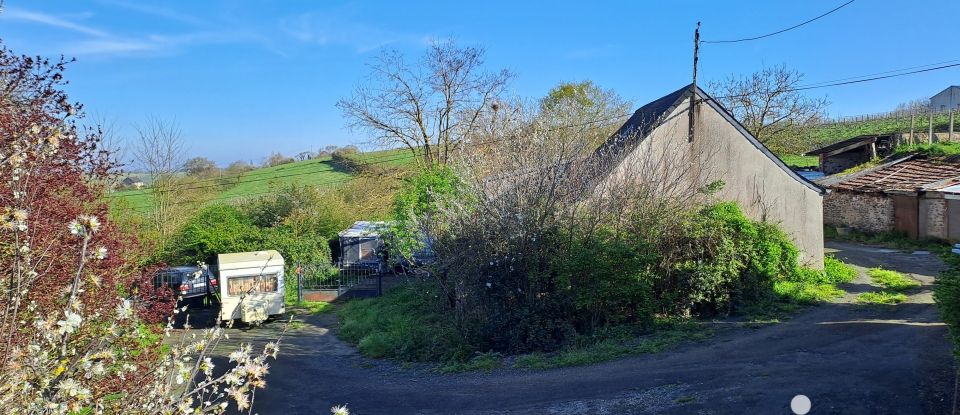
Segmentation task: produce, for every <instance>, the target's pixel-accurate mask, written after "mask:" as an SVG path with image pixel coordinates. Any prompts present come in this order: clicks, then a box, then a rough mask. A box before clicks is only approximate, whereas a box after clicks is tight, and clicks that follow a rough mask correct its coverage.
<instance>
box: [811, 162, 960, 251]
mask: <svg viewBox="0 0 960 415" xmlns="http://www.w3.org/2000/svg"><path fill="white" fill-rule="evenodd" d="M817 183H819V184H820V185H821V186H824V187H826V188H828V189H830V193H828V194H827V195H826V196H825V197H824V202H823V221H824V224H826V225H829V226H836V227H841V228H850V229H853V230H857V231H861V232H865V233H871V234H877V233H884V232H902V233H903V234H905V235H907V236H909V237H910V238H914V239H922V238H933V239H942V240H951V241H960V164H958V163H954V162H951V161H948V160H944V159H931V158H926V157H925V156H922V155H911V156H907V157H902V158H899V159H896V160H891V161H888V162H886V163H883V164H881V165H879V166H876V167H873V168H870V169H866V170H863V171H860V172H857V173H853V174H848V175H842V176H841V175H834V176H828V177H825V178H823V179H820V180H818V181H817Z"/></svg>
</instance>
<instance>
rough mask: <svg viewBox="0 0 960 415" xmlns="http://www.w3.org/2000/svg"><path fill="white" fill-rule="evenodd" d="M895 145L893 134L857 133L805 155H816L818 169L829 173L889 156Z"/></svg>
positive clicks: (835, 172) (826, 173)
mask: <svg viewBox="0 0 960 415" xmlns="http://www.w3.org/2000/svg"><path fill="white" fill-rule="evenodd" d="M896 146H897V140H896V136H895V135H893V134H886V135H859V136H856V137H853V138H848V139H846V140H843V141H840V142H837V143H833V144H830V145H828V146H825V147H821V148H818V149H816V150H813V151H809V152H807V153H806V155H807V156H818V157H819V159H820V171H821V172H823V174H825V175H831V174H837V173H840V172H842V171H844V170H847V169H849V168H851V167H856V166H859V165H861V164H863V163H866V162H868V161H870V160H873V159H876V158H883V157H886V156H889V155H890V154H891V153H892V152H893V150H894V149H895V148H896Z"/></svg>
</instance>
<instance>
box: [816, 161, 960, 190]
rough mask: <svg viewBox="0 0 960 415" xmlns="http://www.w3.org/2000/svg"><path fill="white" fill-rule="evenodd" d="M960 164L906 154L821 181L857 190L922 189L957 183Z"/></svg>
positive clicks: (959, 177) (844, 188) (828, 185)
mask: <svg viewBox="0 0 960 415" xmlns="http://www.w3.org/2000/svg"><path fill="white" fill-rule="evenodd" d="M958 179H960V164H956V163H950V162H946V161H944V160H936V159H924V158H918V157H912V156H911V157H904V158H902V159H899V160H894V161H892V162H890V163H885V164H882V165H880V166H877V167H875V168H872V169H868V170H864V171H862V172H859V173H855V174H851V175H847V176H842V177H832V176H831V177H830V178H827V179H825V180H822V181H820V182H819V183H820V184H821V185H824V186H827V187H828V188H830V189H834V190H846V191H854V192H869V193H886V192H922V191H927V190H934V189H936V188H940V187H944V186H949V185H951V184H955V183H956V182H957V181H958Z"/></svg>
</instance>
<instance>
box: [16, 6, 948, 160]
mask: <svg viewBox="0 0 960 415" xmlns="http://www.w3.org/2000/svg"><path fill="white" fill-rule="evenodd" d="M840 3H842V1H841V0H829V1H827V0H814V1H762V2H761V1H749V2H748V1H740V2H737V1H729V2H719V1H696V0H694V1H689V2H662V1H658V2H652V1H651V2H641V1H623V2H583V1H551V2H525V1H515V0H514V1H494V0H487V1H472V2H466V1H464V2H439V1H438V2H415V1H402V2H401V1H390V2H388V1H383V2H373V1H370V2H343V1H273V2H268V1H245V2H240V1H217V0H211V1H150V2H147V1H143V2H134V1H132V0H95V1H71V2H66V1H53V0H50V1H44V0H40V1H36V0H35V1H29V2H28V1H24V0H7V1H6V4H5V8H6V10H5V11H4V12H3V13H0V38H2V39H3V40H4V42H5V43H6V44H7V46H9V47H11V48H12V49H14V50H15V51H17V52H19V53H28V54H40V55H49V56H56V55H59V54H64V55H66V56H72V57H76V58H77V62H76V63H74V64H71V65H70V67H69V70H68V72H67V78H68V79H69V80H70V81H71V84H70V86H69V91H70V92H71V94H72V98H73V99H75V100H78V101H81V102H83V103H84V104H85V106H86V110H87V112H88V113H89V114H93V115H95V116H97V117H100V118H104V119H107V120H109V121H111V122H112V123H113V124H114V125H115V129H116V131H117V132H118V133H119V134H120V135H122V136H130V135H131V134H132V133H133V128H132V126H133V125H134V124H135V123H137V122H143V121H144V120H145V119H146V118H147V117H149V116H153V117H161V118H165V119H176V120H177V122H178V123H179V124H180V126H181V128H182V130H183V135H184V138H185V139H186V140H187V141H188V142H189V146H190V153H191V155H203V156H207V157H210V158H212V159H213V160H215V161H217V162H219V163H222V164H225V163H228V162H231V161H234V160H238V159H243V160H250V161H254V162H259V161H261V160H262V159H263V158H264V157H266V156H267V155H268V154H269V153H270V152H273V151H280V152H282V153H285V154H295V153H297V152H300V151H303V150H310V149H313V150H316V149H319V148H321V147H323V146H325V145H330V144H334V145H345V144H361V143H363V142H365V141H366V137H364V136H362V135H361V133H357V132H351V131H350V130H348V129H346V128H345V126H344V124H345V122H344V119H343V118H342V116H341V114H340V112H339V111H338V110H337V109H336V108H335V106H334V104H335V103H336V101H337V100H338V99H340V98H343V97H345V96H348V95H349V94H350V91H351V89H352V88H353V86H355V85H356V84H357V83H358V82H361V81H362V80H363V77H364V75H365V73H366V72H365V71H366V70H365V66H364V65H365V63H367V62H369V61H370V60H371V58H373V57H374V56H376V54H377V53H378V52H379V51H380V50H381V49H382V48H393V49H398V50H401V51H403V52H406V53H409V54H413V55H416V54H419V53H420V52H421V51H422V50H423V49H424V47H425V45H427V44H428V42H430V41H431V40H433V39H446V38H454V39H456V40H457V41H458V42H459V43H462V44H467V45H479V46H483V47H484V48H485V49H486V50H487V59H486V60H487V66H488V67H489V68H490V69H499V68H507V69H509V70H511V71H512V72H514V73H515V74H516V78H515V79H514V80H513V83H512V84H511V92H512V93H514V94H517V95H520V96H527V97H537V96H541V95H543V94H544V93H545V92H546V91H547V90H549V88H550V87H552V86H553V85H555V84H557V83H558V82H561V81H575V80H584V79H591V80H593V81H594V82H596V83H598V84H599V85H601V86H604V87H607V88H612V89H614V90H616V91H617V92H618V93H620V94H621V95H623V96H624V97H626V98H628V99H630V100H632V101H633V102H634V103H635V104H636V105H637V106H639V105H642V104H643V103H645V102H647V101H650V100H652V99H655V98H657V97H659V96H662V95H664V94H666V93H668V92H671V91H673V90H675V89H676V88H678V87H680V86H682V85H684V84H686V83H689V82H690V60H691V53H692V51H691V46H692V32H693V28H694V26H695V24H696V22H697V21H698V20H700V21H702V22H703V29H702V37H703V39H704V40H709V39H727V38H740V37H745V36H753V35H758V34H763V33H767V32H771V31H775V30H779V29H781V28H784V27H787V26H791V25H793V24H796V23H799V22H800V21H803V20H806V19H808V18H810V17H813V16H816V15H818V14H820V13H823V12H825V11H827V10H829V9H832V8H833V7H836V6H837V5H839V4H840ZM957 15H960V2H958V1H956V0H922V1H912V2H907V1H902V0H857V1H855V2H854V3H853V4H851V5H849V6H847V7H845V8H843V9H841V10H839V11H837V12H836V13H834V14H832V15H830V16H827V17H825V18H823V19H821V20H818V21H816V22H814V23H811V24H809V25H807V26H804V27H802V28H800V29H797V30H793V31H790V32H787V33H784V34H781V35H777V36H774V37H770V38H767V39H763V40H759V41H754V42H747V43H740V44H735V45H704V47H703V49H702V55H701V64H702V66H701V69H700V75H701V79H705V80H710V79H716V78H720V77H724V76H726V75H729V74H732V73H749V72H752V71H755V70H758V69H761V68H762V67H764V66H772V65H778V64H786V65H787V66H788V67H791V68H795V69H797V70H799V71H801V72H803V73H804V74H805V75H806V79H807V80H808V81H810V82H819V81H828V80H834V79H840V78H847V77H850V76H858V75H865V74H871V73H876V72H883V71H887V70H892V69H899V68H905V67H911V66H916V65H922V64H929V63H934V62H942V61H949V60H956V59H960V52H957V51H956V48H955V45H956V42H957V40H960V34H958V32H957V30H956V25H954V24H952V23H951V22H952V21H953V19H952V17H951V18H944V17H943V16H957ZM950 84H960V68H951V69H947V70H942V71H937V72H931V73H926V74H919V75H913V76H907V77H901V78H895V79H891V80H884V81H877V82H869V83H864V84H859V85H851V86H842V87H835V88H828V89H822V90H814V91H810V92H811V93H812V94H818V95H825V96H827V97H828V99H829V100H830V101H831V102H832V105H831V106H830V109H829V111H830V113H831V114H832V115H853V114H860V113H870V112H877V111H885V110H889V109H892V108H893V107H895V106H896V105H897V104H898V103H900V102H904V101H907V100H911V99H916V98H925V97H929V96H931V95H933V94H935V93H936V92H938V91H940V90H941V89H943V88H944V87H946V86H947V85H950Z"/></svg>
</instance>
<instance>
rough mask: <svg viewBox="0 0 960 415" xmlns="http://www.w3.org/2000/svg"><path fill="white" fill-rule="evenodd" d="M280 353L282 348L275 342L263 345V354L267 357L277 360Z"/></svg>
mask: <svg viewBox="0 0 960 415" xmlns="http://www.w3.org/2000/svg"><path fill="white" fill-rule="evenodd" d="M279 351H280V346H279V345H277V344H276V343H274V342H268V343H267V344H265V345H263V354H264V355H266V356H270V357H272V358H274V359H276V358H277V352H279Z"/></svg>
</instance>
